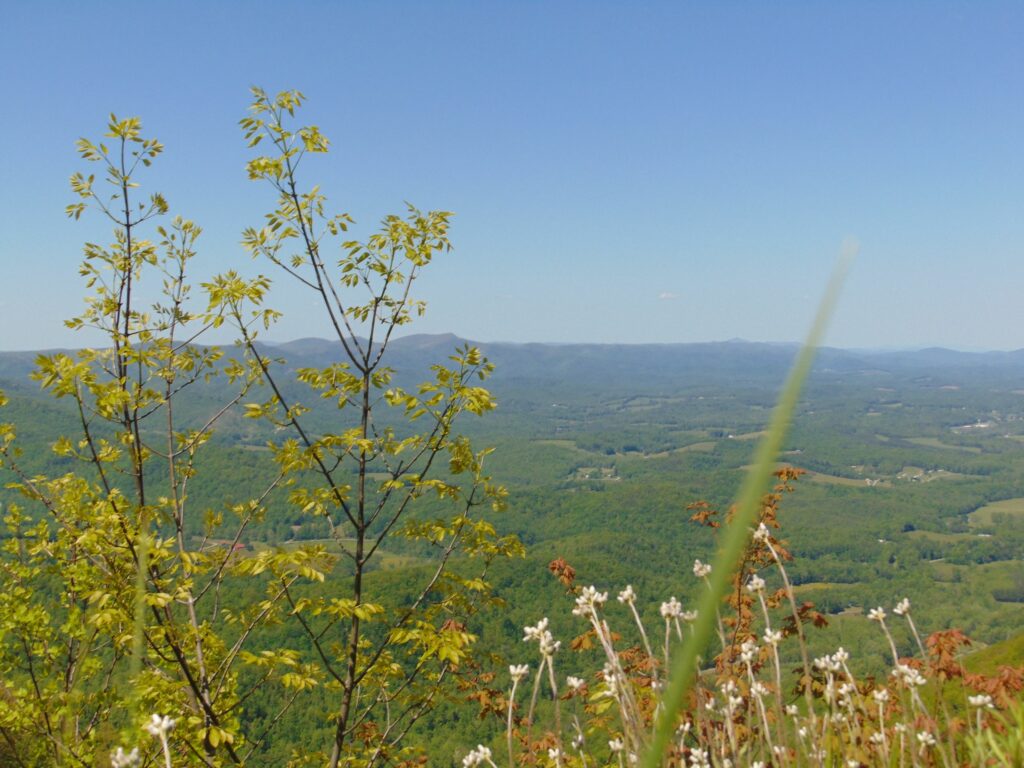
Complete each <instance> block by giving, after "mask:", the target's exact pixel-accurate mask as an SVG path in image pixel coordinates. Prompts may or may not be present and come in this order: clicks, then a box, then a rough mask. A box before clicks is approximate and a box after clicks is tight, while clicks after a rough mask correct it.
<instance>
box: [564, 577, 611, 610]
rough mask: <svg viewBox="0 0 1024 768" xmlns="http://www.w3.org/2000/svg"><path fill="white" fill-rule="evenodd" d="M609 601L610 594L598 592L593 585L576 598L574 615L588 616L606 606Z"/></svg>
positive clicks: (584, 589) (585, 588)
mask: <svg viewBox="0 0 1024 768" xmlns="http://www.w3.org/2000/svg"><path fill="white" fill-rule="evenodd" d="M607 600H608V593H607V592H598V591H597V588H596V587H595V586H594V585H593V584H591V585H590V586H589V587H584V588H583V591H582V592H580V595H579V597H577V598H576V607H575V608H573V611H572V612H573V615H575V616H587V615H589V614H590V613H591V612H593V611H594V610H596V609H597V607H598V606H600V605H604V604H605V602H606V601H607Z"/></svg>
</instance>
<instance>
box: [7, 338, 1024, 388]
mask: <svg viewBox="0 0 1024 768" xmlns="http://www.w3.org/2000/svg"><path fill="white" fill-rule="evenodd" d="M360 342H361V343H363V344H365V343H366V341H365V339H360ZM466 344H469V345H471V346H476V347H479V348H480V349H481V350H482V351H483V352H484V354H485V355H487V356H488V357H489V358H490V359H491V361H492V362H493V363H494V364H495V366H496V369H497V370H496V374H495V379H494V382H495V385H499V384H500V383H501V382H503V381H513V380H514V381H516V382H517V383H518V384H524V383H526V382H528V381H530V380H536V381H543V382H564V383H570V382H577V383H580V384H582V385H586V386H588V388H594V387H597V386H600V385H601V384H602V383H603V384H609V385H610V384H613V383H614V384H615V385H616V386H617V387H620V388H621V387H622V386H625V385H628V384H629V383H630V382H634V383H635V382H641V381H646V382H656V383H658V384H659V385H660V386H665V385H669V384H670V383H671V382H672V381H683V382H688V383H709V382H713V381H715V380H717V379H721V378H722V377H728V378H729V379H730V380H731V381H734V382H735V381H748V382H750V383H760V384H769V385H771V386H777V384H778V383H781V381H782V380H783V378H784V377H785V374H786V372H787V371H788V369H789V366H790V365H791V364H792V362H793V359H794V357H795V355H796V353H797V350H798V349H799V345H797V344H795V343H770V342H751V341H744V340H742V339H732V340H729V341H721V342H688V343H659V344H589V343H554V342H552V343H543V342H530V343H517V342H480V341H473V340H469V339H464V338H461V337H459V336H456V335H455V334H451V333H443V334H411V335H408V336H402V337H398V338H394V339H392V340H391V342H390V346H389V356H388V364H389V365H391V366H392V367H393V368H395V369H396V370H397V371H399V372H400V373H407V374H409V375H413V374H415V375H417V376H421V375H422V374H423V373H424V372H425V371H426V370H427V369H428V368H429V366H430V365H431V364H434V363H437V362H443V361H445V360H446V359H447V357H448V356H449V355H451V354H453V353H454V351H455V350H456V348H458V347H460V346H464V345H466ZM261 346H262V348H263V349H264V350H266V352H267V353H268V354H269V355H271V356H273V357H280V358H284V359H285V360H286V363H287V365H288V367H289V368H296V367H310V366H324V365H328V364H330V363H332V362H337V361H340V360H342V358H343V351H342V349H341V345H340V344H339V343H338V342H337V341H332V340H329V339H322V338H315V337H308V338H301V339H294V340H291V341H286V342H281V343H274V342H262V344H261ZM48 351H54V350H48ZM65 351H66V350H65ZM37 354H39V353H37V352H24V351H22V352H0V381H2V382H3V385H4V386H10V385H11V384H12V383H13V384H15V385H25V384H28V382H27V377H28V375H29V373H30V372H31V371H32V370H33V369H34V367H35V358H36V356H37ZM814 372H815V373H814V375H815V376H819V377H820V376H823V375H824V376H845V375H854V374H863V375H869V374H870V375H896V376H903V375H915V376H935V377H940V378H941V377H950V376H953V377H954V378H955V377H956V376H963V375H971V376H982V375H998V376H999V377H1000V378H1006V377H1009V378H1010V379H1012V378H1013V377H1016V376H1021V377H1022V380H1021V387H1022V388H1024V349H1018V350H1014V351H1009V352H960V351H956V350H951V349H945V348H940V347H932V348H927V349H921V350H913V351H896V352H893V351H879V352H872V351H865V350H846V349H839V348H835V347H823V348H821V349H820V350H819V352H818V356H817V358H816V360H815V366H814ZM947 383H955V382H947Z"/></svg>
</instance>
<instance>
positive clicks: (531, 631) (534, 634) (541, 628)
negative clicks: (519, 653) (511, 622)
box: [523, 616, 548, 643]
mask: <svg viewBox="0 0 1024 768" xmlns="http://www.w3.org/2000/svg"><path fill="white" fill-rule="evenodd" d="M547 628H548V620H547V617H546V616H545V617H544V618H543V619H541V620H540V621H538V622H537V624H536V626H533V627H524V628H523V642H524V643H528V642H529V641H530V640H540V636H541V633H543V632H546V631H547Z"/></svg>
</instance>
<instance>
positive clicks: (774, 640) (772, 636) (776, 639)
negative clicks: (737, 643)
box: [761, 629, 782, 648]
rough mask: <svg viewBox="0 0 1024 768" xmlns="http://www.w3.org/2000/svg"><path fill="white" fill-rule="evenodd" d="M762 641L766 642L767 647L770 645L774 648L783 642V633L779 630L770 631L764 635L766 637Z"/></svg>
mask: <svg viewBox="0 0 1024 768" xmlns="http://www.w3.org/2000/svg"><path fill="white" fill-rule="evenodd" d="M761 639H762V640H764V644H765V645H770V646H772V647H773V648H774V647H775V646H776V645H778V644H779V643H781V642H782V632H780V631H779V630H777V629H770V630H768V631H767V632H765V633H764V637H762V638H761Z"/></svg>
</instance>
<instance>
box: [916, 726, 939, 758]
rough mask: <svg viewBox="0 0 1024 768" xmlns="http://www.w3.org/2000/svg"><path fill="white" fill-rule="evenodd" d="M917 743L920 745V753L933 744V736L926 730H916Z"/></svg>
mask: <svg viewBox="0 0 1024 768" xmlns="http://www.w3.org/2000/svg"><path fill="white" fill-rule="evenodd" d="M917 743H918V744H920V745H921V754H924V751H925V750H926V749H928V747H934V746H935V737H934V736H932V735H931V734H930V733H929V732H928V731H918V732H917Z"/></svg>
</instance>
